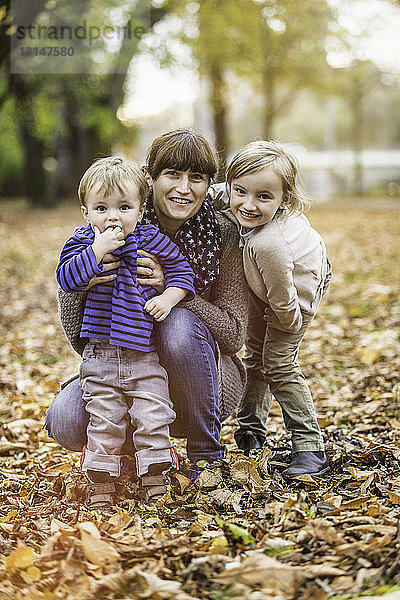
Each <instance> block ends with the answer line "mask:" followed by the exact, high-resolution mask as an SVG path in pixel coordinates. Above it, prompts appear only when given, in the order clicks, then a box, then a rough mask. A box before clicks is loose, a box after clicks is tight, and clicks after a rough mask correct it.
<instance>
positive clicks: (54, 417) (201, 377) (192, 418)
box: [45, 307, 225, 462]
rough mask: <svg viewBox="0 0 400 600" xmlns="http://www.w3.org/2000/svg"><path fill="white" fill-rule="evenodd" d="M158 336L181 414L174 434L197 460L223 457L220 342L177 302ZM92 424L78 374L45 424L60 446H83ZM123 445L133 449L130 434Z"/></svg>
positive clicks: (159, 326) (158, 328)
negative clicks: (217, 354)
mask: <svg viewBox="0 0 400 600" xmlns="http://www.w3.org/2000/svg"><path fill="white" fill-rule="evenodd" d="M154 339H155V343H156V347H157V351H158V354H159V357H160V363H161V364H162V366H163V367H164V368H165V369H166V371H167V373H168V379H169V390H170V397H171V400H172V402H173V404H174V409H175V412H176V414H177V420H176V422H175V423H174V424H172V426H171V435H174V434H177V433H179V435H181V436H182V435H184V436H185V437H187V456H188V458H189V460H190V461H192V462H197V461H199V460H208V461H210V462H211V461H214V460H217V459H220V458H223V456H224V454H225V447H224V446H223V445H222V444H221V442H220V432H221V422H220V411H219V394H218V370H217V361H216V348H215V342H214V340H213V338H212V336H211V334H210V332H209V330H208V328H207V327H206V326H205V325H204V323H203V322H202V321H201V319H199V317H197V316H196V315H194V314H193V313H192V312H190V311H189V310H187V309H186V308H181V307H175V308H173V309H172V311H171V313H170V314H169V315H168V317H167V318H166V319H165V321H161V322H160V323H157V324H156V325H155V328H154ZM87 424H88V413H87V412H86V410H85V404H84V402H83V400H82V392H81V389H80V386H79V379H74V380H73V381H72V382H71V383H69V384H68V385H67V386H66V387H65V388H64V389H63V390H62V391H61V392H60V393H59V394H58V396H56V398H55V399H54V400H53V402H52V403H51V405H50V406H49V409H48V411H47V413H46V421H45V426H46V429H47V432H48V434H49V436H50V437H52V438H53V439H54V440H56V442H58V443H59V444H60V445H61V446H63V447H64V448H66V449H67V450H77V451H81V450H82V448H83V446H84V445H85V444H86V427H87ZM129 433H131V432H129ZM123 451H124V452H125V453H126V454H132V453H133V452H134V449H133V445H132V436H131V435H128V436H127V441H126V443H125V446H124V449H123Z"/></svg>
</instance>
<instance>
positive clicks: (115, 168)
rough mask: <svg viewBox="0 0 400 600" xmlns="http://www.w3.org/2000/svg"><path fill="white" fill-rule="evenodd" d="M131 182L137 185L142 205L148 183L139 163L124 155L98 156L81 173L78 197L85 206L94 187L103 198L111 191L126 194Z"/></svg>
mask: <svg viewBox="0 0 400 600" xmlns="http://www.w3.org/2000/svg"><path fill="white" fill-rule="evenodd" d="M132 184H135V185H136V187H137V190H138V200H139V202H140V207H142V206H143V205H144V202H145V200H146V198H147V196H148V194H149V184H148V183H147V181H146V178H145V176H144V174H143V172H142V170H141V168H140V167H139V165H138V164H137V163H136V162H135V161H133V160H130V159H128V158H125V157H124V156H107V157H105V158H99V159H98V160H96V161H95V162H94V163H93V164H92V165H91V166H90V167H89V168H88V169H87V171H85V173H84V174H83V177H82V179H81V180H80V182H79V187H78V198H79V200H80V203H81V204H82V205H83V206H85V199H86V196H87V194H88V193H89V192H90V191H91V190H93V189H94V188H97V191H98V192H99V193H102V194H103V197H104V198H105V197H107V196H110V195H111V194H112V193H113V192H119V193H121V194H126V192H127V190H128V189H129V187H130V186H131V185H132Z"/></svg>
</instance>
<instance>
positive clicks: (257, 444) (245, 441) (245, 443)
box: [234, 429, 265, 456]
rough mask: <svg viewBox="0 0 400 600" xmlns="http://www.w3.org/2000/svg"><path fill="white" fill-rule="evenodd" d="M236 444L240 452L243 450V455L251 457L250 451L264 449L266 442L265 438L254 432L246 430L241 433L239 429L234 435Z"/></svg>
mask: <svg viewBox="0 0 400 600" xmlns="http://www.w3.org/2000/svg"><path fill="white" fill-rule="evenodd" d="M234 438H235V442H236V444H237V447H238V448H239V450H242V452H243V454H245V455H246V456H249V454H250V450H259V449H260V448H262V447H263V445H264V442H265V436H264V435H261V434H257V433H253V432H252V431H249V430H247V431H246V430H245V431H243V430H242V431H241V430H240V429H238V430H237V431H235V433H234Z"/></svg>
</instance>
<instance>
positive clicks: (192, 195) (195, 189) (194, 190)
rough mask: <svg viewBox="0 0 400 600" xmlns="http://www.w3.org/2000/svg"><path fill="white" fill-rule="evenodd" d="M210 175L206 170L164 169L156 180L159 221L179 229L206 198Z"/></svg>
mask: <svg viewBox="0 0 400 600" xmlns="http://www.w3.org/2000/svg"><path fill="white" fill-rule="evenodd" d="M208 185H209V177H208V175H206V174H205V173H196V172H193V171H190V170H188V171H177V170H176V169H163V171H161V173H160V175H159V176H158V177H157V179H155V180H154V181H153V206H154V210H155V212H156V215H157V218H158V220H159V222H160V224H161V225H162V226H163V227H164V229H166V231H168V233H173V234H174V233H176V232H177V231H178V229H179V228H180V227H181V225H183V223H184V222H185V221H187V220H188V219H189V218H190V217H192V216H193V215H195V214H196V213H197V212H198V211H199V209H200V207H201V205H202V202H203V200H204V198H205V195H206V193H207V189H208Z"/></svg>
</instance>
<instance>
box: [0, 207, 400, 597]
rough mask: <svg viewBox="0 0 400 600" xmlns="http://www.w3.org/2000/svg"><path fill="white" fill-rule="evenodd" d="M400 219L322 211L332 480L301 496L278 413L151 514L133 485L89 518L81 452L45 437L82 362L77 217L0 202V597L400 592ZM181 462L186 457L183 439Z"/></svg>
mask: <svg viewBox="0 0 400 600" xmlns="http://www.w3.org/2000/svg"><path fill="white" fill-rule="evenodd" d="M399 208H400V207H399V206H397V205H396V202H395V201H392V202H390V203H388V202H384V201H380V202H379V201H377V202H373V201H368V202H365V203H362V202H361V201H357V202H355V201H354V200H351V201H348V202H345V201H344V200H343V201H340V202H337V203H336V204H332V205H329V206H328V205H326V206H320V207H316V208H314V209H313V210H312V211H311V213H310V220H311V221H312V224H313V225H314V226H315V227H316V228H317V229H318V230H319V231H320V232H321V234H322V235H323V237H324V239H325V241H326V244H327V247H328V252H329V255H330V258H331V260H332V263H333V269H334V279H333V282H332V284H331V288H330V290H329V292H328V295H327V297H326V299H325V300H324V303H323V305H322V306H321V309H320V312H319V314H318V316H317V319H316V320H315V322H314V323H313V324H312V325H311V327H310V329H309V332H308V335H307V336H306V339H305V341H304V344H303V346H302V352H301V357H300V358H301V363H302V366H303V368H304V372H305V373H306V375H307V377H308V379H309V382H310V385H311V388H312V392H313V395H314V398H315V401H316V405H317V409H318V414H319V417H320V424H321V427H322V429H323V433H324V437H325V440H326V448H327V452H328V457H329V459H330V462H331V466H332V472H331V474H330V475H329V476H327V477H324V478H323V479H322V480H314V479H313V478H311V477H309V476H306V477H303V478H302V480H301V481H296V482H293V483H291V484H290V485H289V484H287V483H285V481H284V480H282V478H281V477H280V475H279V472H280V471H281V470H282V469H283V468H284V465H285V463H286V462H287V460H288V458H289V453H290V446H289V438H288V436H287V433H286V431H285V430H284V428H283V424H282V417H281V413H280V410H279V407H278V406H277V405H274V406H273V410H272V414H271V419H270V424H269V432H270V435H269V438H268V445H267V447H266V448H264V450H263V451H262V452H260V453H258V454H256V455H255V456H253V457H251V458H246V457H245V456H243V455H242V454H240V453H239V452H238V450H237V448H236V446H235V444H234V442H233V436H232V433H233V431H234V427H235V422H234V419H233V418H232V419H231V420H230V421H228V422H227V423H226V424H225V425H224V427H223V438H224V442H225V443H226V444H227V446H228V449H229V454H228V457H227V461H226V464H225V465H224V466H223V467H222V468H221V469H220V470H219V471H217V472H211V471H207V470H206V471H204V472H203V473H202V475H201V476H200V478H199V480H198V483H197V485H195V486H190V485H189V483H190V482H189V480H188V479H187V478H186V477H185V476H184V474H183V472H179V473H177V474H175V475H174V476H173V477H172V488H171V491H170V493H168V494H167V496H165V497H164V498H163V499H162V500H161V501H160V503H159V505H158V506H157V507H155V508H151V509H149V508H146V507H145V506H144V505H143V504H142V503H141V502H140V500H139V499H138V497H137V494H136V491H137V490H136V487H135V485H136V484H134V483H132V482H131V481H130V479H129V478H128V477H125V478H124V479H123V480H122V481H121V484H120V485H119V488H118V492H119V502H118V506H117V507H116V508H115V510H114V511H113V512H112V514H111V516H106V515H95V514H93V513H91V512H90V511H88V510H87V509H86V508H85V507H84V505H83V501H84V481H83V478H82V475H81V474H80V472H79V455H78V454H76V453H70V452H67V451H65V450H63V449H61V448H60V447H59V446H58V445H57V444H56V443H55V442H54V441H53V440H51V439H49V438H48V437H47V434H46V432H45V431H44V429H43V421H44V414H45V411H46V408H47V406H48V405H49V403H50V402H51V400H52V398H53V397H54V395H55V394H56V393H57V390H58V387H59V382H60V381H62V380H65V379H67V378H68V377H69V376H70V375H73V374H74V373H75V372H76V371H77V368H78V365H79V357H78V356H77V355H75V354H74V352H73V351H72V350H71V349H70V348H69V346H68V344H67V342H66V341H65V339H64V335H63V333H62V330H61V326H60V324H59V321H58V317H57V304H56V283H55V279H54V268H55V265H56V262H57V258H58V253H59V251H60V248H61V245H62V243H63V241H64V240H65V239H66V237H67V236H68V235H69V234H70V233H71V231H72V229H73V227H74V226H76V225H77V224H78V222H79V210H78V207H73V206H70V207H63V208H59V209H57V210H54V211H51V212H50V211H49V212H39V211H38V212H34V213H32V212H27V211H26V210H25V209H24V208H23V206H19V205H14V206H12V205H8V204H5V205H4V206H2V214H1V221H0V232H1V238H0V246H1V257H2V258H1V271H0V283H1V285H0V294H1V297H0V302H1V307H2V309H1V310H2V320H1V339H2V344H1V347H0V361H1V367H2V375H1V379H0V390H1V398H0V414H1V419H2V431H1V439H0V456H1V483H0V500H1V501H0V598H1V599H3V598H4V599H13V600H14V599H15V600H22V599H27V600H58V599H60V600H73V599H79V600H90V599H95V598H96V599H97V600H99V599H103V598H104V599H110V600H111V599H132V598H135V599H136V598H138V599H141V598H143V599H144V598H155V599H160V600H161V599H168V598H176V599H177V600H190V599H196V598H200V599H203V598H206V599H210V600H223V599H228V598H230V599H234V598H237V599H239V598H240V599H241V598H243V599H244V598H246V599H249V600H263V599H269V598H288V599H294V598H299V599H304V600H308V599H310V600H311V599H313V600H325V599H327V598H330V597H335V596H336V597H338V596H339V597H341V598H343V597H345V598H352V597H355V596H357V595H359V594H361V593H363V592H364V593H365V592H371V593H372V592H373V591H374V592H375V593H378V594H379V593H383V592H384V591H386V590H390V589H393V588H394V589H397V588H399V589H400V558H399V557H400V529H399V516H400V445H399V442H400V416H399V404H400V383H399V373H400V357H399V338H398V335H399V324H400V313H399V304H398V292H399V279H400V277H399V274H400V264H399V260H398V240H399V238H400V219H399ZM177 447H178V452H179V453H180V455H181V456H182V460H183V462H184V447H183V445H182V443H181V442H179V441H178V442H177Z"/></svg>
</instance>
